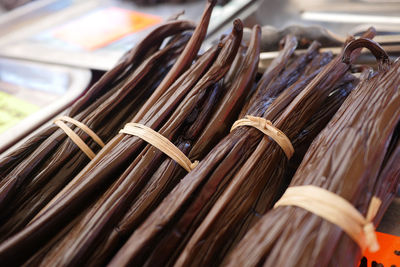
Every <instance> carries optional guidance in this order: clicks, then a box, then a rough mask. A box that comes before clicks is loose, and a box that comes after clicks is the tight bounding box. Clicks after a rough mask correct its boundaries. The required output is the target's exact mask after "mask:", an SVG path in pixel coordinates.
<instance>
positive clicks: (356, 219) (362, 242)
mask: <svg viewBox="0 0 400 267" xmlns="http://www.w3.org/2000/svg"><path fill="white" fill-rule="evenodd" d="M381 203H382V201H381V200H380V199H379V198H377V197H372V199H371V202H370V205H369V208H368V212H367V216H366V217H364V216H363V215H362V214H361V213H360V212H359V211H358V210H357V209H356V208H354V206H353V205H352V204H351V203H350V202H348V201H347V200H346V199H344V198H342V197H340V196H338V195H336V194H334V193H332V192H330V191H328V190H326V189H323V188H320V187H317V186H313V185H304V186H294V187H289V188H288V189H287V190H286V192H285V193H284V194H283V196H282V197H281V199H280V200H279V201H278V202H277V203H276V204H275V206H274V208H277V207H279V206H297V207H300V208H303V209H305V210H307V211H309V212H311V213H314V214H315V215H318V216H320V217H322V218H323V219H325V220H327V221H329V222H331V223H333V224H335V225H337V226H339V227H340V228H341V229H342V230H343V231H344V232H345V233H346V234H347V235H349V236H350V237H351V238H352V239H353V240H354V241H355V242H356V243H357V244H358V245H359V246H360V248H361V250H362V251H364V250H365V249H366V248H368V250H369V251H370V252H376V251H378V250H379V244H378V241H377V239H376V234H375V227H374V225H373V222H372V220H373V219H374V217H375V215H376V213H377V212H378V210H379V207H380V205H381Z"/></svg>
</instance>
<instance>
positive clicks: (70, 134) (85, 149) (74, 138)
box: [54, 116, 105, 159]
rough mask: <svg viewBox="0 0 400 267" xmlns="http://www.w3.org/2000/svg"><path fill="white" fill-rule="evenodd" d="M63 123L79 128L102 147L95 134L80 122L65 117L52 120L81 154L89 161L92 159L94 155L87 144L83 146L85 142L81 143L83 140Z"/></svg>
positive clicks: (102, 144)
mask: <svg viewBox="0 0 400 267" xmlns="http://www.w3.org/2000/svg"><path fill="white" fill-rule="evenodd" d="M64 121H65V122H69V123H72V124H73V125H75V126H76V127H78V128H80V129H81V130H82V131H84V132H85V133H87V134H88V135H89V136H90V137H91V138H92V139H93V140H94V141H95V142H96V143H97V144H98V145H99V146H101V147H104V145H105V144H104V142H103V141H102V140H101V139H100V137H99V136H98V135H97V134H96V133H95V132H93V131H92V130H91V129H90V128H89V127H87V126H86V125H85V124H83V123H82V122H80V121H77V120H75V119H73V118H70V117H67V116H62V117H59V118H57V119H55V120H54V124H56V125H57V126H58V127H60V128H61V129H62V130H63V131H64V132H65V134H66V135H67V136H68V137H69V138H70V139H71V140H72V141H73V142H74V143H75V144H76V145H77V146H78V147H79V148H80V149H81V150H82V151H83V153H85V154H86V155H87V156H88V157H89V158H90V159H93V158H94V157H95V156H96V154H95V153H94V152H93V151H92V150H91V149H90V147H89V146H88V145H87V144H85V142H83V140H82V139H81V138H80V137H79V136H78V135H77V134H76V133H75V132H74V131H73V130H71V128H69V127H68V126H67V125H66V124H65V123H64Z"/></svg>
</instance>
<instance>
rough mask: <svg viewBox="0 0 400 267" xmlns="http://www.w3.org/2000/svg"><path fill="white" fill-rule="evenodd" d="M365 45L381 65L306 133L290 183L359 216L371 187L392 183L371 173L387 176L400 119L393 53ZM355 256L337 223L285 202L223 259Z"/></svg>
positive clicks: (339, 262) (322, 261)
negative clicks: (321, 125) (320, 191)
mask: <svg viewBox="0 0 400 267" xmlns="http://www.w3.org/2000/svg"><path fill="white" fill-rule="evenodd" d="M356 41H357V40H356ZM365 42H369V41H367V40H365V39H364V40H362V42H361V43H360V42H355V43H350V45H349V46H350V47H351V48H352V49H348V50H345V53H344V56H345V58H346V57H347V58H348V56H349V55H350V53H351V52H352V50H353V49H354V48H358V47H360V45H363V44H365ZM354 44H358V45H354ZM368 45H369V47H372V49H373V50H374V49H377V50H378V51H374V52H377V53H375V55H378V59H380V60H381V62H380V70H379V71H378V73H377V74H375V75H374V76H372V77H371V78H369V79H366V80H362V81H361V82H360V83H359V85H358V86H357V88H356V89H354V90H353V92H352V93H351V94H350V96H349V97H348V98H347V99H346V100H345V102H344V104H343V105H342V106H341V107H340V109H339V111H338V112H337V113H336V114H335V116H334V118H333V119H332V120H331V121H330V122H329V124H328V126H327V127H326V128H325V129H324V130H323V131H322V132H321V133H320V134H319V135H318V137H317V138H316V139H315V140H314V141H313V143H312V145H311V147H310V149H309V150H308V151H307V154H306V155H305V157H304V160H303V161H302V163H301V165H300V167H299V169H298V170H297V172H296V174H295V176H294V178H293V180H292V182H291V184H290V186H300V185H305V184H307V185H314V186H317V187H321V188H324V189H326V190H329V191H331V192H334V193H335V194H337V195H339V196H340V197H342V198H344V199H346V200H347V201H349V202H350V203H351V204H352V205H353V206H354V207H356V208H357V209H358V210H359V211H360V212H361V213H362V214H363V215H364V216H365V215H366V212H367V209H368V207H369V205H370V201H371V198H372V196H373V194H376V196H377V197H382V196H380V194H379V193H378V192H379V191H380V186H383V188H385V189H384V190H383V191H386V192H390V191H391V190H393V187H392V188H391V189H390V186H389V187H387V183H378V181H379V180H380V179H381V178H380V177H381V175H383V176H382V177H384V176H386V175H385V174H383V173H384V172H386V171H387V169H386V164H391V162H392V161H391V160H392V159H391V155H394V156H395V157H396V154H397V153H398V152H397V151H398V150H396V149H394V148H395V147H396V144H397V143H398V132H397V133H396V131H398V125H399V122H400V109H399V108H398V107H399V105H400V87H399V84H400V76H399V72H400V61H399V60H397V61H396V62H394V63H391V64H389V63H387V58H386V57H385V56H382V55H384V52H383V50H381V49H379V48H377V47H376V46H375V45H373V44H371V43H368ZM390 144H393V145H390ZM388 153H389V155H388ZM393 153H394V154H393ZM390 154H391V155H390ZM397 155H398V154H397ZM388 159H389V160H388ZM396 169H397V170H395V172H394V173H393V176H391V175H388V176H386V177H387V179H388V181H392V182H394V183H396V179H397V182H398V177H396V176H398V168H396ZM382 170H383V172H382ZM385 170H386V171H385ZM396 173H397V175H396ZM289 188H290V187H289ZM392 193H393V192H392ZM392 197H393V196H391V197H387V198H381V201H383V203H382V205H381V206H380V212H383V211H384V210H385V209H386V208H387V206H388V203H387V202H388V201H390V200H391V198H392ZM360 256H361V255H360V248H359V246H358V245H357V244H356V243H355V241H353V240H352V239H351V238H350V237H349V236H348V235H347V234H346V233H344V232H343V230H342V229H341V228H339V227H338V226H336V225H334V224H332V223H330V222H328V221H326V220H325V219H323V218H321V217H319V216H316V215H314V214H312V213H310V212H308V211H306V210H304V209H301V208H299V207H295V206H286V207H277V208H276V209H273V210H271V211H269V212H268V213H267V214H266V215H264V216H263V217H262V218H261V219H260V221H259V222H258V223H257V224H256V225H255V226H254V227H253V228H252V229H251V230H250V231H249V232H248V233H247V234H246V235H245V237H244V238H243V239H242V241H241V242H240V243H239V244H238V246H237V247H236V248H235V249H234V250H233V251H232V253H231V254H230V255H229V257H228V258H227V260H226V262H225V263H226V265H230V266H233V265H237V264H242V265H243V266H254V265H260V264H263V265H264V266H276V265H279V266H294V265H296V266H354V265H356V264H357V262H358V260H359V259H360Z"/></svg>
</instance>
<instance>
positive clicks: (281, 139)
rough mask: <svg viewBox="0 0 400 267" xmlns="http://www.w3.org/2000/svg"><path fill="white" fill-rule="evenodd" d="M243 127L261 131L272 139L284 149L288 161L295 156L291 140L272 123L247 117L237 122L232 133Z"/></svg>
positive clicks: (258, 118)
mask: <svg viewBox="0 0 400 267" xmlns="http://www.w3.org/2000/svg"><path fill="white" fill-rule="evenodd" d="M241 126H250V127H254V128H256V129H258V130H260V131H261V132H262V133H264V134H265V135H267V136H269V137H271V138H272V139H273V140H274V141H275V142H276V143H277V144H278V145H279V146H280V147H281V148H282V150H283V152H284V153H285V155H286V157H287V158H288V159H290V158H291V157H292V156H293V153H294V148H293V145H292V143H291V142H290V140H289V138H288V137H287V136H286V135H285V134H284V133H283V132H282V131H281V130H279V129H278V128H276V127H275V126H274V125H273V124H272V122H271V121H269V120H266V119H264V118H260V117H254V116H250V115H246V117H245V118H244V119H240V120H237V121H235V123H234V124H233V126H232V128H231V132H232V131H233V130H234V129H236V128H237V127H241Z"/></svg>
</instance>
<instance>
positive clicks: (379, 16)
mask: <svg viewBox="0 0 400 267" xmlns="http://www.w3.org/2000/svg"><path fill="white" fill-rule="evenodd" d="M204 6H205V0H186V1H185V0H149V1H145V0H85V1H78V0H0V148H1V149H0V153H1V152H2V151H4V150H5V149H6V148H8V147H10V146H11V145H12V144H14V143H15V142H16V141H17V140H19V139H20V138H22V137H24V136H26V135H27V134H28V133H30V132H31V131H32V129H34V128H37V126H39V125H41V124H43V123H44V122H45V121H48V120H49V118H51V117H53V116H55V114H57V113H59V111H60V110H63V109H64V108H65V107H67V106H68V105H70V104H71V103H72V101H74V99H76V98H77V97H78V96H79V95H80V94H82V93H83V92H84V91H85V90H86V89H87V88H88V87H89V86H90V85H91V84H93V83H94V82H96V81H97V79H99V77H100V76H101V75H102V74H103V73H104V72H105V71H107V70H109V69H110V68H112V66H114V65H115V63H116V62H117V61H118V59H119V58H120V57H121V56H122V55H123V54H124V53H125V52H126V51H127V50H129V49H130V48H132V46H134V45H135V44H136V43H137V42H138V40H140V39H142V38H143V37H144V35H146V34H147V33H148V32H149V31H150V30H151V29H152V28H154V27H155V26H156V25H157V24H159V23H161V22H162V21H165V20H167V19H169V18H171V17H173V16H176V15H178V14H181V13H182V12H183V11H184V14H181V17H182V18H185V19H190V20H194V21H198V20H199V18H200V16H201V13H202V11H203V8H204ZM399 15H400V0H386V1H379V0H339V1H337V0H335V1H333V0H313V1H307V0H306V1H304V0H220V1H219V2H218V5H217V6H216V7H215V9H214V11H213V15H212V18H211V23H210V26H209V31H208V35H207V39H206V42H205V47H204V48H203V49H205V48H206V47H207V44H210V43H212V42H213V41H215V40H217V39H218V38H219V36H220V35H221V34H223V33H226V32H228V31H229V29H230V27H231V22H232V20H233V19H234V18H237V17H238V18H240V19H242V21H243V22H244V24H245V26H246V27H251V26H253V25H255V24H259V25H262V26H264V27H263V46H262V48H263V50H264V52H265V53H263V54H262V55H261V58H262V62H261V63H260V68H261V69H262V67H263V65H264V66H265V65H266V64H268V60H270V59H271V58H273V57H274V55H275V53H274V51H276V50H277V49H278V43H279V40H280V39H281V38H282V37H283V35H284V34H285V33H287V32H292V33H295V34H297V35H298V37H299V38H300V39H302V38H305V39H307V38H308V39H317V40H320V41H321V42H322V43H323V45H324V46H328V47H334V48H336V49H340V46H341V44H342V43H343V41H344V40H345V38H346V36H347V35H349V34H352V35H354V34H355V35H357V34H360V33H362V32H363V31H364V30H365V29H367V28H368V27H369V26H371V25H373V26H375V27H376V28H377V30H378V34H379V36H378V37H377V39H376V40H377V41H379V42H380V43H382V44H383V45H384V46H385V49H386V50H387V51H389V52H390V53H391V55H393V56H396V55H397V54H398V51H400V49H399V47H400V45H399V41H398V40H400V39H399V38H398V37H399V32H398V31H399V29H400V16H399ZM245 37H246V34H245Z"/></svg>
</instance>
